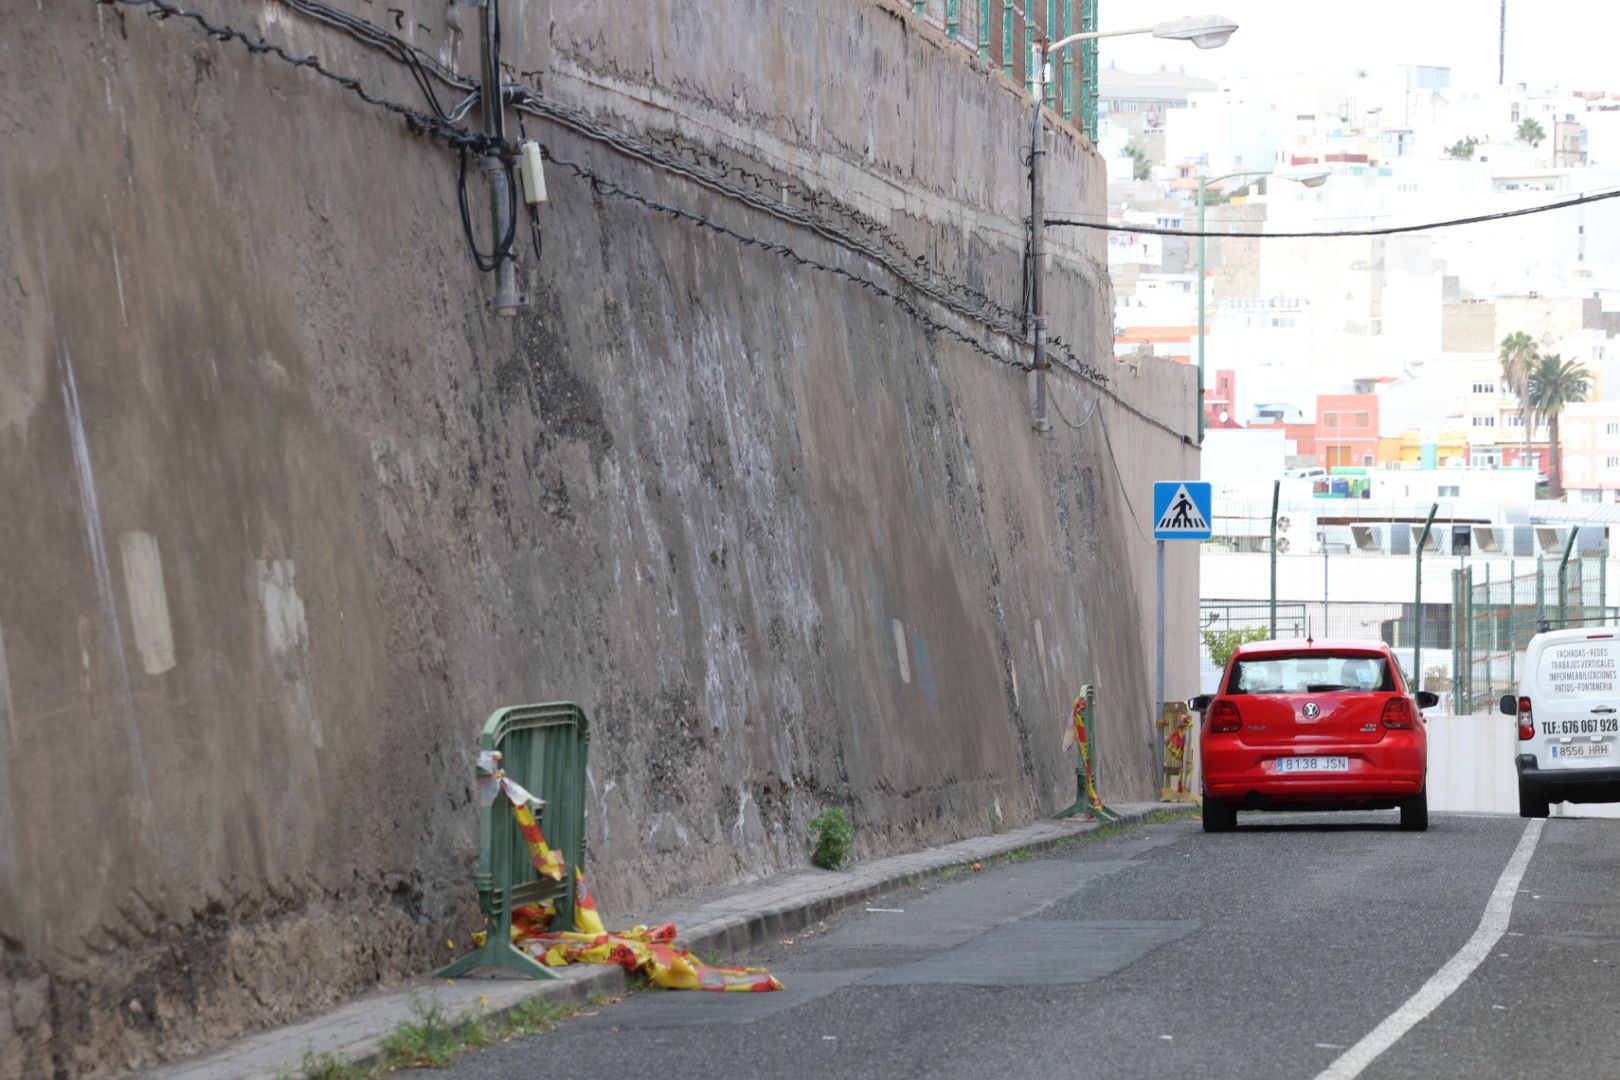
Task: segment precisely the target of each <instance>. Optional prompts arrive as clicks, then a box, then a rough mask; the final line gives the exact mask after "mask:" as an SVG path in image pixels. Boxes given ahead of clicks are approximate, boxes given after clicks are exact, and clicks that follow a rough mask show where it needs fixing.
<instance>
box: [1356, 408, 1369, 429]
mask: <svg viewBox="0 0 1620 1080" xmlns="http://www.w3.org/2000/svg"><path fill="white" fill-rule="evenodd" d="M1356 427H1372V414H1371V413H1364V412H1358V413H1356Z"/></svg>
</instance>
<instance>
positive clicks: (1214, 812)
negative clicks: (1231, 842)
mask: <svg viewBox="0 0 1620 1080" xmlns="http://www.w3.org/2000/svg"><path fill="white" fill-rule="evenodd" d="M1235 828H1237V809H1236V808H1235V807H1233V805H1232V804H1231V803H1229V802H1222V801H1221V800H1220V799H1211V798H1209V797H1208V796H1207V795H1206V796H1205V797H1204V831H1205V832H1231V831H1232V830H1233V829H1235Z"/></svg>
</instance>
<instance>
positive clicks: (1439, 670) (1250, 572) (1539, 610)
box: [1199, 497, 1615, 712]
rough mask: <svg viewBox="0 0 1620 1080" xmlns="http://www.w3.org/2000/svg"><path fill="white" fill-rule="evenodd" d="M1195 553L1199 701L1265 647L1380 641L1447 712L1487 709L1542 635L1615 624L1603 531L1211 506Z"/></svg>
mask: <svg viewBox="0 0 1620 1080" xmlns="http://www.w3.org/2000/svg"><path fill="white" fill-rule="evenodd" d="M1214 511H1215V513H1214V521H1213V523H1212V524H1213V527H1214V535H1213V536H1212V537H1211V539H1210V540H1208V541H1206V542H1205V543H1204V544H1203V545H1202V548H1201V551H1200V559H1199V562H1200V577H1201V581H1202V588H1201V605H1200V631H1201V634H1202V638H1203V649H1202V657H1201V664H1200V683H1199V685H1200V689H1201V690H1202V691H1204V692H1211V691H1213V690H1214V689H1215V687H1216V684H1217V682H1218V681H1219V676H1220V672H1221V669H1222V668H1223V667H1224V664H1225V660H1226V658H1227V657H1228V656H1230V655H1231V650H1232V649H1233V648H1235V647H1236V645H1238V644H1241V643H1242V642H1244V641H1251V640H1265V639H1269V638H1277V639H1285V638H1305V637H1310V638H1313V639H1316V640H1324V639H1334V640H1353V641H1382V642H1383V643H1385V644H1387V645H1389V646H1390V648H1391V650H1392V651H1393V652H1394V653H1395V655H1396V657H1397V658H1398V659H1399V661H1400V663H1401V666H1402V667H1403V668H1404V669H1405V671H1406V672H1407V674H1408V680H1409V681H1410V682H1411V683H1412V684H1413V685H1414V686H1416V687H1420V688H1422V689H1427V690H1433V691H1435V692H1436V693H1438V694H1440V696H1441V707H1442V708H1444V709H1448V710H1452V711H1458V712H1470V711H1482V710H1485V709H1491V708H1495V699H1496V697H1497V696H1499V695H1501V694H1502V693H1505V692H1507V691H1508V690H1509V689H1511V688H1513V687H1515V686H1516V685H1517V675H1518V671H1519V669H1520V668H1521V667H1522V659H1523V652H1524V649H1525V646H1526V644H1527V643H1528V642H1529V639H1530V637H1531V636H1532V635H1534V634H1535V633H1537V632H1538V631H1539V630H1542V629H1551V628H1554V627H1558V626H1568V625H1582V624H1592V623H1600V622H1609V621H1614V620H1613V616H1614V614H1615V612H1614V610H1613V609H1611V608H1610V607H1609V606H1608V603H1609V601H1608V564H1607V554H1608V541H1607V536H1606V534H1605V532H1604V530H1603V529H1602V528H1591V527H1578V526H1576V525H1573V524H1571V525H1535V524H1529V523H1523V524H1518V523H1515V524H1502V523H1498V522H1493V521H1492V520H1491V519H1490V518H1489V517H1488V516H1486V515H1483V514H1481V513H1480V512H1479V511H1478V508H1470V507H1462V506H1460V505H1455V506H1454V505H1450V504H1446V503H1441V504H1426V505H1391V504H1387V503H1373V502H1372V501H1371V500H1368V499H1355V498H1331V497H1330V498H1320V497H1319V498H1316V499H1312V500H1310V501H1302V500H1294V501H1291V502H1283V501H1281V500H1280V499H1279V500H1278V502H1277V503H1276V504H1275V505H1274V504H1273V503H1272V502H1270V501H1267V502H1264V503H1261V502H1252V501H1243V500H1236V499H1229V498H1228V499H1217V501H1216V505H1215V507H1214Z"/></svg>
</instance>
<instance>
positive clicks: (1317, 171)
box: [1198, 165, 1329, 444]
mask: <svg viewBox="0 0 1620 1080" xmlns="http://www.w3.org/2000/svg"><path fill="white" fill-rule="evenodd" d="M1328 175H1329V170H1328V169H1327V167H1326V166H1322V165H1297V166H1292V167H1290V168H1285V169H1257V170H1253V171H1245V172H1229V173H1223V174H1221V175H1220V176H1211V177H1209V178H1208V179H1205V178H1204V177H1202V176H1200V177H1199V178H1198V442H1199V443H1200V444H1202V443H1203V441H1204V272H1205V271H1204V256H1205V237H1204V193H1205V192H1206V191H1208V190H1209V185H1211V184H1218V183H1220V182H1221V181H1222V180H1231V179H1233V178H1234V177H1239V176H1276V177H1279V178H1280V179H1283V180H1292V181H1293V182H1294V183H1296V184H1304V185H1305V186H1306V187H1308V188H1314V187H1321V186H1322V185H1323V184H1325V183H1327V178H1328Z"/></svg>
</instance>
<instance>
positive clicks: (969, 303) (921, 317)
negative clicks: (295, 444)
mask: <svg viewBox="0 0 1620 1080" xmlns="http://www.w3.org/2000/svg"><path fill="white" fill-rule="evenodd" d="M93 2H95V3H99V4H106V5H118V4H121V5H124V6H129V7H138V8H148V9H149V10H150V14H151V15H152V16H153V17H154V18H157V19H159V20H164V19H168V18H170V17H180V18H183V19H187V20H189V21H192V22H194V23H196V24H197V25H199V26H200V27H202V29H203V30H204V31H205V32H206V33H208V35H209V36H210V37H213V38H215V39H216V40H219V41H222V42H225V41H232V40H236V41H239V42H241V43H242V44H243V45H244V46H245V47H246V48H247V49H248V51H249V52H250V53H252V54H255V55H262V54H271V55H275V56H277V57H278V58H280V59H282V60H283V61H285V62H287V63H289V64H292V65H293V66H296V67H310V68H313V69H314V70H315V71H316V72H317V73H319V74H321V75H323V76H324V77H326V78H328V79H331V80H332V81H335V82H337V83H339V85H342V86H344V87H345V88H346V89H349V90H351V91H352V92H354V93H355V94H356V95H357V96H358V97H360V98H361V99H362V100H363V101H365V102H366V103H367V104H371V105H374V106H376V107H380V108H383V109H386V110H388V111H390V112H392V113H395V114H397V115H400V116H401V117H402V118H404V119H405V121H406V125H407V127H408V128H409V129H410V130H411V131H412V132H414V133H417V134H426V135H429V136H432V137H434V138H437V139H439V140H440V141H442V142H444V143H446V144H447V145H448V146H452V147H455V148H456V149H457V150H458V151H459V150H461V149H463V148H464V149H465V150H466V151H467V152H469V153H478V154H495V155H497V156H499V157H501V158H502V159H503V161H504V162H506V163H507V166H508V168H510V164H511V162H512V160H513V157H514V156H515V151H514V149H513V148H512V146H511V145H510V143H508V142H506V141H505V140H495V139H491V138H490V137H489V136H485V135H480V134H476V133H473V132H469V131H466V130H465V129H462V128H459V127H457V126H456V125H455V124H454V123H453V122H451V121H450V120H449V119H441V118H440V116H439V115H437V113H438V112H442V111H443V110H442V109H441V108H439V106H438V105H437V99H436V98H435V100H434V102H431V103H430V105H429V107H430V109H434V110H435V112H434V113H424V112H422V111H421V110H417V109H412V108H410V107H408V106H404V105H401V104H400V103H398V102H393V101H389V100H387V99H384V98H378V97H376V96H374V95H372V94H370V93H369V92H367V91H366V90H365V89H364V87H363V85H362V84H361V83H360V81H359V80H358V79H356V78H354V77H352V76H346V75H342V74H339V73H337V72H333V71H330V70H329V69H326V68H325V67H324V66H322V65H321V64H320V62H319V61H318V59H317V58H316V57H314V56H304V57H301V56H295V55H293V54H291V53H288V52H287V51H286V50H285V49H284V48H283V47H281V46H278V45H272V44H270V43H269V42H267V41H265V40H264V39H263V38H262V37H259V38H257V39H255V38H252V37H249V36H248V35H247V34H245V33H243V32H241V31H239V30H236V29H235V28H233V27H229V26H221V25H217V24H214V23H211V22H209V21H208V20H207V19H206V18H204V17H203V16H202V15H201V14H199V13H197V12H194V11H188V10H186V9H182V8H178V7H176V6H174V5H173V4H170V3H167V2H166V0H93ZM280 2H282V3H284V4H287V5H288V6H290V7H292V8H294V10H298V11H301V12H310V11H319V12H320V13H321V14H322V15H326V16H328V18H323V19H322V21H328V22H334V25H339V26H340V28H342V29H343V30H345V32H347V33H349V34H351V36H354V37H355V38H356V39H357V40H359V41H361V42H362V43H364V44H367V45H370V46H373V47H376V48H378V49H381V50H382V51H384V52H385V53H387V54H388V55H390V56H391V57H393V58H394V59H395V60H396V61H400V62H405V63H407V65H408V66H410V67H411V68H412V70H413V72H416V73H420V74H421V77H422V79H424V80H425V79H428V78H435V79H438V80H439V81H441V82H444V83H446V84H447V85H448V86H451V87H454V88H456V89H460V90H462V91H463V92H465V93H467V94H468V95H469V96H468V97H467V98H464V99H463V101H462V102H461V103H459V104H458V105H457V106H456V108H455V109H454V110H453V111H452V112H451V113H448V114H446V115H447V116H464V115H466V113H467V112H468V111H469V110H470V109H471V106H472V103H473V100H474V99H472V98H471V96H470V95H471V94H472V93H473V92H475V90H476V87H474V86H473V84H472V83H470V82H469V81H467V80H465V79H461V78H460V77H458V76H454V75H451V74H447V73H445V72H444V71H442V70H440V69H439V68H438V67H437V65H434V64H430V63H426V62H423V60H422V54H421V53H420V51H419V50H415V49H414V47H412V46H408V45H407V44H406V43H404V42H402V41H399V40H398V39H393V38H392V36H391V35H389V34H387V33H386V32H385V31H382V30H381V29H380V28H376V27H374V26H373V25H372V24H369V23H365V22H364V20H355V19H352V17H342V18H340V16H342V13H340V12H336V11H335V9H330V8H327V6H326V5H322V4H318V3H315V2H313V0H280ZM355 24H360V25H355ZM402 53H409V54H412V55H413V57H414V59H413V60H412V61H403V60H401V55H402ZM413 77H414V75H413ZM419 85H421V83H419ZM501 96H502V98H503V99H506V100H508V101H510V102H511V104H512V105H513V106H514V107H516V108H517V109H519V110H521V111H524V112H527V113H528V114H529V115H532V116H536V117H539V118H542V119H546V120H549V121H551V122H553V123H557V124H559V125H561V126H562V127H564V128H565V129H567V130H570V131H573V132H574V133H576V134H579V135H583V136H585V137H586V138H589V139H591V140H593V141H597V142H601V143H604V144H606V145H608V146H609V147H610V148H612V149H613V150H614V151H616V152H617V153H619V154H621V155H622V156H625V157H629V158H631V159H633V160H636V161H638V162H641V163H642V164H645V165H647V166H649V167H652V168H655V169H659V170H661V171H666V172H670V173H674V174H677V175H680V176H683V177H685V178H687V179H689V180H691V181H693V182H695V183H697V184H698V185H700V186H702V187H704V188H706V189H708V190H711V191H713V192H714V193H716V194H718V195H721V196H722V197H725V198H728V199H730V200H732V201H736V202H740V203H742V204H744V205H746V206H748V207H750V208H752V209H755V210H758V211H762V212H764V213H766V214H768V215H769V216H772V217H775V218H777V219H778V220H782V221H785V222H787V223H788V224H791V225H795V226H798V227H802V228H805V229H807V230H808V231H811V232H813V233H815V234H816V235H818V236H820V237H821V238H823V239H825V240H827V241H829V242H831V243H833V244H834V245H835V246H838V247H842V248H845V249H846V250H850V251H852V252H853V253H854V254H857V255H860V256H862V257H864V258H866V259H868V260H869V261H871V262H874V263H876V264H878V265H879V266H880V267H881V268H882V269H884V270H886V271H888V272H889V273H891V274H893V275H894V276H895V277H896V278H898V279H899V280H900V281H901V283H902V284H904V285H906V286H909V287H910V288H911V289H913V290H914V291H916V292H919V293H921V294H923V296H924V297H925V298H927V299H928V300H931V301H934V302H935V303H939V304H940V305H941V306H943V307H945V308H947V309H948V310H950V311H952V312H953V313H955V314H956V315H958V316H961V317H963V318H966V319H967V320H969V321H971V322H974V323H976V324H978V325H979V326H980V327H981V328H982V329H984V330H988V331H990V332H992V333H993V334H996V335H998V336H1002V337H1005V338H1007V339H1009V344H1010V346H1011V347H1012V348H1014V349H1018V348H1022V346H1023V344H1024V343H1023V340H1022V338H1023V335H1022V334H1021V333H1020V332H1019V330H1018V329H1017V328H1016V325H1013V326H1009V325H1008V323H1007V322H1006V321H1003V319H1002V318H999V317H998V316H1001V315H1003V314H1006V315H1013V316H1014V317H1016V313H1013V312H1011V311H1010V310H1009V309H1006V308H1004V307H1001V306H1000V305H994V304H993V303H992V302H989V301H988V298H983V299H982V300H980V299H979V298H981V297H983V294H982V293H977V291H976V290H972V289H971V288H970V287H968V286H966V283H962V282H957V281H955V280H954V279H949V278H947V279H946V280H944V281H936V280H933V279H931V278H930V277H926V276H924V275H922V274H921V273H919V272H918V271H917V270H916V269H915V266H920V265H922V264H923V263H924V262H925V260H924V259H922V258H919V259H917V260H915V264H914V265H913V264H907V263H905V262H904V261H902V260H901V259H898V258H896V257H895V256H894V255H892V254H890V253H889V252H887V251H884V250H883V249H882V248H881V247H877V246H874V245H873V244H872V243H871V242H870V241H863V240H861V239H860V238H858V237H856V236H854V235H852V234H851V233H849V231H848V230H847V229H845V228H843V227H841V226H839V225H837V224H836V223H834V222H831V221H827V220H825V219H823V218H819V217H817V216H815V215H814V214H811V213H809V212H807V211H804V210H802V209H800V208H797V207H792V206H789V205H787V204H784V203H781V202H779V201H776V200H771V199H766V198H764V197H763V196H762V195H761V194H758V193H755V192H750V191H748V190H746V189H742V188H739V187H738V186H737V185H736V184H733V183H731V182H729V181H728V180H726V179H725V178H724V176H723V175H720V174H719V173H718V172H717V171H711V170H707V169H704V168H703V167H702V166H699V165H695V164H692V163H688V162H684V161H681V160H679V159H676V158H674V157H672V156H671V155H669V154H666V153H664V152H662V151H659V150H658V149H657V148H655V147H652V146H650V145H647V144H645V143H641V142H639V141H637V140H635V139H633V138H632V137H630V136H628V135H626V134H625V133H623V132H619V131H616V130H614V129H612V128H608V127H606V126H605V125H601V124H599V123H597V122H595V121H594V120H593V119H591V118H589V117H587V116H586V115H585V114H583V113H580V112H578V111H577V110H573V109H571V108H569V107H568V106H565V105H562V104H561V103H558V102H555V101H551V100H549V99H546V98H544V97H541V96H539V95H538V94H537V93H536V92H535V91H533V90H532V89H530V88H527V87H510V88H507V87H503V88H502V95H501ZM540 149H541V151H542V152H543V153H544V154H545V156H546V157H547V158H548V159H550V160H553V161H555V162H557V164H559V165H562V166H564V167H565V168H568V169H569V171H570V172H573V173H574V174H575V175H577V176H580V177H581V178H582V179H587V180H588V181H590V182H591V184H592V186H593V188H594V189H595V190H597V191H598V192H599V193H603V194H608V195H613V196H617V197H623V198H626V199H629V200H631V201H634V202H637V203H639V204H641V205H643V206H645V207H647V208H648V209H651V210H655V211H657V212H661V213H665V214H668V215H669V216H671V217H673V218H675V219H678V220H683V221H687V222H689V223H691V224H694V225H698V226H700V227H704V228H708V229H711V230H713V231H716V232H719V233H722V234H725V235H728V236H730V237H732V238H734V239H736V240H737V241H738V242H740V243H743V244H744V245H745V246H752V247H758V248H760V249H762V250H765V251H769V252H771V253H773V254H777V255H780V256H783V257H787V258H791V259H793V260H794V261H795V262H796V263H797V264H798V265H801V266H805V267H808V268H811V269H815V270H818V271H821V272H827V273H831V274H834V275H836V276H839V277H842V278H844V279H846V280H849V281H850V282H851V283H853V284H856V285H857V286H859V287H860V288H863V289H866V290H869V291H872V292H875V293H876V294H878V295H880V296H882V297H883V298H885V299H886V300H888V301H889V302H891V303H893V304H894V305H895V306H896V307H898V308H899V309H901V310H902V311H905V312H906V313H907V314H908V315H910V316H911V317H913V318H914V319H916V320H917V321H919V322H921V323H922V324H923V325H925V326H926V327H928V328H929V329H930V330H932V331H934V332H936V333H941V334H943V335H945V336H948V337H951V338H952V339H954V340H957V341H959V342H961V343H963V344H965V345H967V346H968V347H970V348H972V349H973V350H974V351H975V352H977V353H979V354H981V355H983V356H985V357H987V358H989V359H992V360H994V361H995V362H997V363H998V364H1003V365H1006V366H1011V367H1018V368H1023V367H1024V364H1023V363H1022V361H1021V360H1018V359H1013V358H1009V357H1007V356H1005V355H1003V353H1001V352H998V351H996V350H993V349H991V348H989V347H988V346H986V345H985V344H984V343H983V342H981V341H979V340H977V339H975V338H974V337H972V336H970V335H968V334H965V333H963V332H962V331H960V330H958V329H957V328H955V327H953V326H950V325H949V324H947V323H945V322H942V321H941V320H939V319H936V318H934V317H933V316H930V315H928V314H926V313H925V312H924V311H923V310H922V309H921V308H920V307H919V306H918V305H917V304H916V303H914V302H913V301H911V300H909V299H908V298H906V297H905V296H903V295H901V294H900V293H898V292H896V291H894V290H892V289H889V288H886V287H885V286H883V285H880V284H879V283H877V282H876V281H873V280H871V279H869V278H864V277H862V276H860V275H858V274H855V273H853V272H851V271H849V270H847V269H845V268H843V267H838V266H832V265H829V264H827V263H824V262H820V261H819V260H815V259H811V258H809V257H807V256H804V255H802V254H801V253H799V252H797V251H795V250H794V249H793V248H791V247H789V246H788V245H785V244H780V243H775V242H770V241H765V240H761V239H759V238H757V237H752V236H749V235H747V234H745V233H742V232H740V231H739V230H736V229H732V228H730V227H729V226H724V225H721V224H719V223H717V222H714V221H711V220H709V219H707V218H705V217H703V216H702V215H699V214H694V213H691V212H689V211H685V210H681V209H679V208H676V207H673V206H669V205H667V204H662V203H657V202H655V201H653V200H650V199H647V198H645V197H644V196H641V195H639V194H637V193H635V192H633V191H631V190H629V189H627V188H623V187H621V186H620V185H618V184H615V183H613V182H612V181H609V180H605V179H603V178H602V177H600V176H598V175H597V174H595V173H593V172H592V171H591V170H589V169H588V168H587V167H585V166H583V165H580V164H578V163H576V162H572V161H567V160H566V159H560V158H557V157H556V156H554V155H553V154H552V153H551V151H550V150H549V148H546V147H544V146H541V147H540ZM469 218H470V214H469ZM506 239H507V241H508V242H510V237H508V238H506ZM536 247H537V248H538V243H537V244H536ZM480 255H481V253H479V252H477V251H476V248H475V257H477V256H480ZM483 258H484V259H485V260H487V259H488V258H489V257H488V256H483ZM975 294H976V295H975ZM975 301H978V302H975ZM1052 344H1053V345H1054V347H1055V351H1057V352H1058V354H1059V355H1058V359H1057V361H1056V362H1055V364H1054V367H1055V368H1056V369H1057V370H1061V371H1065V372H1067V373H1068V374H1071V375H1073V376H1075V377H1077V378H1080V379H1082V380H1084V381H1087V382H1090V383H1092V384H1093V385H1096V386H1098V387H1099V388H1100V389H1101V390H1102V392H1104V393H1107V394H1108V395H1109V396H1110V397H1111V398H1113V399H1114V400H1115V401H1116V402H1117V403H1118V404H1119V405H1120V407H1121V408H1123V409H1125V410H1126V411H1128V412H1130V413H1132V414H1133V415H1135V416H1137V417H1138V418H1139V419H1141V420H1143V421H1144V422H1146V423H1148V424H1150V425H1152V426H1154V427H1156V428H1159V429H1161V430H1163V431H1164V432H1166V433H1167V434H1170V435H1172V436H1174V437H1175V438H1177V439H1178V440H1181V441H1186V440H1187V439H1188V436H1187V435H1186V434H1185V433H1184V432H1181V431H1180V430H1178V429H1177V428H1175V427H1173V426H1172V425H1170V424H1167V423H1165V422H1164V421H1162V420H1160V419H1158V418H1157V417H1154V416H1152V415H1150V414H1148V413H1146V412H1144V411H1142V410H1141V409H1138V408H1137V407H1136V406H1134V405H1132V404H1131V403H1129V402H1127V401H1125V400H1123V399H1122V398H1120V397H1119V396H1118V395H1117V394H1115V393H1114V392H1113V391H1112V390H1109V389H1108V388H1107V376H1106V375H1105V374H1104V373H1103V372H1102V371H1101V370H1099V369H1097V368H1095V367H1093V366H1092V365H1091V364H1089V363H1086V362H1085V361H1083V360H1081V359H1080V358H1079V357H1078V356H1076V355H1075V353H1074V351H1073V349H1072V348H1071V347H1069V346H1067V345H1063V346H1062V347H1061V348H1056V346H1058V344H1059V339H1055V338H1054V339H1052Z"/></svg>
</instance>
